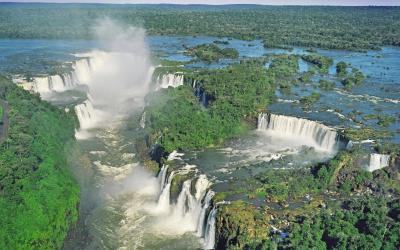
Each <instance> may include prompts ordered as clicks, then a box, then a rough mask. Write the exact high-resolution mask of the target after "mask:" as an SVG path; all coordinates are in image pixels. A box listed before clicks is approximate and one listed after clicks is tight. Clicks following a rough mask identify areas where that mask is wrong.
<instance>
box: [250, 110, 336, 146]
mask: <svg viewBox="0 0 400 250" xmlns="http://www.w3.org/2000/svg"><path fill="white" fill-rule="evenodd" d="M258 130H259V131H265V132H267V133H271V134H274V135H275V136H280V137H285V138H293V139H297V140H299V141H301V143H302V144H303V145H307V146H312V147H314V148H315V149H316V150H321V151H327V152H335V151H336V150H337V149H338V147H339V143H338V135H337V133H336V131H335V130H333V129H331V128H329V127H327V126H325V125H323V124H321V123H318V122H315V121H310V120H306V119H302V118H296V117H290V116H284V115H275V114H260V115H259V117H258Z"/></svg>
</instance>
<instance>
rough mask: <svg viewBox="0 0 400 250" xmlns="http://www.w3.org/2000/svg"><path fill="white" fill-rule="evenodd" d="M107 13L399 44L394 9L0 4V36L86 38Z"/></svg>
mask: <svg viewBox="0 0 400 250" xmlns="http://www.w3.org/2000/svg"><path fill="white" fill-rule="evenodd" d="M106 16H107V17H111V18H113V19H116V20H119V21H121V22H122V23H125V24H129V25H139V26H142V27H144V28H146V29H147V32H148V34H150V35H193V36H198V35H209V36H218V37H221V36H224V37H225V36H226V37H233V38H238V39H245V40H253V39H261V40H263V41H264V43H265V46H266V47H280V46H303V47H319V48H327V49H348V50H367V49H379V48H380V47H382V46H399V45H400V7H310V6H308V7H301V6H258V5H227V6H202V5H186V6H179V5H105V4H15V3H3V4H0V38H48V39H77V38H78V39H88V38H90V37H91V27H92V24H93V22H95V21H96V20H97V19H99V18H103V17H106Z"/></svg>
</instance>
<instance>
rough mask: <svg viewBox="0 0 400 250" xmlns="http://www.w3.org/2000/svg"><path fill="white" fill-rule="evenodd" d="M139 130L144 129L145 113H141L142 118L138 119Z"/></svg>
mask: <svg viewBox="0 0 400 250" xmlns="http://www.w3.org/2000/svg"><path fill="white" fill-rule="evenodd" d="M139 125H140V127H141V128H145V127H146V111H144V112H143V114H142V117H141V118H140V123H139Z"/></svg>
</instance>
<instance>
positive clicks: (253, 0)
mask: <svg viewBox="0 0 400 250" xmlns="http://www.w3.org/2000/svg"><path fill="white" fill-rule="evenodd" d="M0 2H56V3H60V2H62V3H82V2H86V3H132V4H134V3H148V4H154V3H175V4H243V3H246V4H266V5H352V6H353V5H356V6H358V5H383V6H393V5H396V6H400V0H247V1H246V0H202V1H196V0H0Z"/></svg>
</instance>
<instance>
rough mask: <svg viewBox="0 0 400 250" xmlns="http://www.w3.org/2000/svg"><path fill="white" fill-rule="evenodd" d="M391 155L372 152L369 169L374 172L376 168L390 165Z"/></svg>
mask: <svg viewBox="0 0 400 250" xmlns="http://www.w3.org/2000/svg"><path fill="white" fill-rule="evenodd" d="M389 161H390V155H385V154H375V153H374V154H370V158H369V165H368V166H367V170H368V171H369V172H373V171H375V170H378V169H381V168H384V167H387V166H389Z"/></svg>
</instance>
